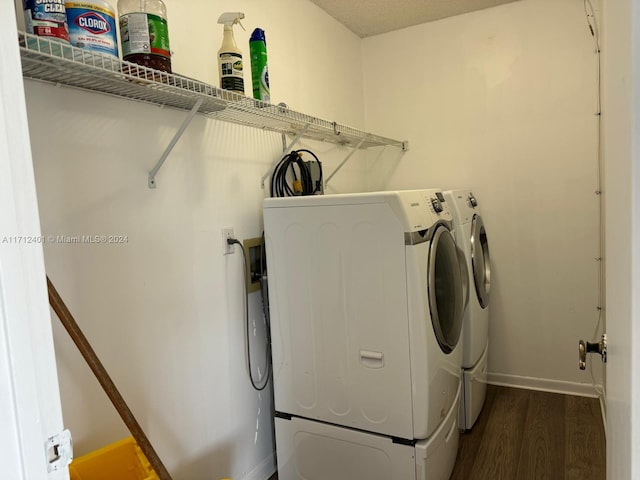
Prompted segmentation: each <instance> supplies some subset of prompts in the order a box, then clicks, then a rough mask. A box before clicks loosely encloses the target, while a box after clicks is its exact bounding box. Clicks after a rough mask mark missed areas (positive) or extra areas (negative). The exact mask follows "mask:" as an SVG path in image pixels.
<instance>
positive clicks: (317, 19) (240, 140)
mask: <svg viewBox="0 0 640 480" xmlns="http://www.w3.org/2000/svg"><path fill="white" fill-rule="evenodd" d="M112 3H115V0H114V1H113V2H112ZM166 4H167V10H168V15H169V30H170V39H171V46H172V49H173V50H174V51H175V55H174V57H173V69H174V71H175V72H177V73H180V74H184V75H187V76H190V77H195V78H198V79H200V80H202V81H205V82H208V83H213V84H215V85H217V83H218V81H217V66H216V60H215V58H216V52H217V50H218V48H219V46H220V43H221V40H222V26H219V25H216V24H215V20H216V19H217V17H218V15H219V14H220V13H222V12H223V9H229V8H231V7H230V6H229V5H227V6H224V5H223V4H222V3H221V2H217V3H215V8H213V5H214V4H213V3H212V2H209V1H206V0H190V1H189V2H180V1H177V0H166ZM233 9H234V10H239V11H243V12H244V13H245V14H246V20H245V21H244V22H243V23H244V25H245V26H246V28H247V31H246V32H245V31H243V30H242V29H240V28H236V29H235V35H236V41H237V43H238V45H239V46H240V47H241V48H242V49H243V50H244V52H245V65H247V64H248V56H247V55H248V39H249V35H250V33H251V31H252V30H253V28H255V27H258V26H260V27H262V28H263V29H264V30H265V31H266V35H267V45H268V51H269V67H270V75H271V82H272V98H273V100H274V102H275V103H277V102H280V101H284V102H286V103H288V104H289V106H290V107H291V108H292V109H294V110H298V111H302V112H305V113H308V114H311V115H316V116H319V117H322V118H326V119H327V120H335V121H338V122H339V123H343V124H347V125H352V126H355V127H360V128H363V127H364V125H363V123H364V115H363V112H364V106H363V98H362V63H361V39H359V38H358V37H356V36H355V35H354V34H352V33H351V32H350V31H348V30H347V29H346V28H345V27H344V26H342V25H341V24H339V23H338V22H337V21H335V20H334V19H332V18H331V17H329V16H328V15H326V14H325V13H324V12H323V11H321V10H320V9H318V8H317V7H316V6H315V5H313V4H311V3H310V2H307V1H303V2H300V1H299V0H279V1H278V2H268V4H265V3H264V2H251V1H238V2H234V4H233ZM314 38H316V39H321V40H318V41H313V39H314ZM245 81H246V83H247V88H246V91H247V92H248V93H249V94H250V91H251V86H250V74H249V71H248V69H247V71H246V77H245ZM26 94H27V103H28V113H29V122H30V133H31V141H32V145H33V158H34V164H35V172H36V179H37V190H38V200H39V206H40V214H41V223H42V231H43V233H44V234H45V235H66V236H76V235H119V236H126V239H127V240H126V241H125V242H124V243H121V244H65V243H48V244H46V245H45V260H46V267H47V272H48V274H49V276H50V278H51V279H52V281H53V283H54V284H55V285H56V287H57V288H58V290H59V292H60V293H61V295H62V297H63V298H64V300H65V301H66V302H67V304H68V306H69V308H70V310H71V312H72V313H73V314H74V315H75V317H76V319H77V321H78V323H79V324H80V326H81V328H82V329H83V330H84V332H85V333H86V335H87V337H88V339H89V341H90V342H91V343H92V344H93V346H94V348H95V350H96V352H97V354H98V355H99V356H100V358H101V359H102V361H103V362H104V365H105V367H106V368H107V370H108V371H109V373H110V374H111V375H112V377H113V379H114V381H115V383H116V384H117V385H118V387H119V388H120V390H121V392H122V394H123V396H124V398H125V399H126V400H127V401H128V402H129V404H130V406H131V409H132V410H133V412H134V414H135V415H136V416H137V418H138V420H139V422H140V423H141V425H142V427H143V429H144V430H145V431H146V432H147V434H148V435H149V437H150V439H151V441H152V443H153V444H154V446H155V447H156V449H157V451H158V453H159V455H160V456H161V458H162V459H163V460H164V462H165V463H166V465H167V467H168V469H169V470H170V471H171V472H172V473H173V474H174V478H175V479H176V480H196V479H218V478H223V477H232V478H235V479H238V480H240V479H264V478H266V477H267V476H269V475H270V474H271V473H272V472H273V468H274V465H273V455H272V452H273V448H274V446H273V438H272V421H271V414H272V413H271V393H270V389H267V390H265V391H264V392H262V393H260V394H259V393H256V392H255V391H254V390H253V389H252V388H251V386H250V383H249V379H248V377H247V367H246V364H245V347H244V319H243V311H244V297H243V287H242V285H243V277H242V269H243V264H242V258H241V256H240V253H239V250H238V248H237V247H236V253H235V254H234V255H228V256H223V254H222V249H223V247H222V238H221V229H222V227H226V226H232V227H234V229H235V234H236V236H237V237H238V238H239V239H244V238H251V237H257V236H260V234H261V232H262V213H261V209H262V199H263V197H264V195H265V191H264V190H262V189H261V188H260V177H261V176H262V175H263V174H264V173H265V172H266V171H267V170H268V169H269V166H270V165H271V163H272V162H273V161H275V160H276V159H277V158H278V157H279V155H280V153H281V151H282V141H281V137H280V135H279V134H275V133H269V132H265V131H261V130H259V129H255V128H248V127H242V126H237V125H232V124H227V123H222V122H219V121H216V120H211V119H207V118H205V117H202V116H197V117H196V118H195V119H194V121H193V123H192V124H191V126H190V127H189V129H188V130H187V131H186V133H185V135H184V137H182V139H181V140H180V141H179V143H178V144H177V146H176V148H175V150H174V151H173V152H172V153H171V155H170V156H169V158H168V159H167V162H166V164H165V166H164V167H163V168H162V170H161V171H160V172H159V174H158V176H157V181H158V188H157V189H155V190H150V189H148V188H147V173H148V171H149V170H151V168H153V166H154V165H155V163H156V162H157V160H158V159H159V157H160V155H161V154H162V152H163V150H164V149H165V147H166V146H167V145H168V143H169V141H170V140H171V138H172V136H173V135H174V133H175V132H176V130H177V129H178V127H179V126H180V124H181V122H182V120H183V119H184V117H185V116H186V112H181V111H175V110H171V109H162V108H159V107H156V106H152V105H145V104H141V103H136V102H131V101H127V100H123V99H117V98H112V97H107V96H101V95H98V94H91V93H87V92H81V91H76V90H71V89H67V88H57V87H54V86H51V85H46V84H41V83H37V82H32V81H26ZM379 133H381V134H384V132H379ZM302 146H307V147H310V148H312V149H313V150H314V151H315V152H317V153H318V155H319V156H320V157H321V159H323V160H325V166H326V167H327V169H328V170H329V171H331V167H332V166H333V167H335V166H336V165H337V164H338V163H339V162H340V161H341V160H342V159H343V158H344V156H345V155H347V154H348V153H349V150H348V149H346V148H344V147H339V146H335V145H331V144H317V143H316V144H314V143H312V142H303V144H302ZM359 157H360V160H359V159H358V158H359ZM362 157H363V155H361V154H357V155H356V156H355V157H354V158H355V159H354V161H352V162H350V163H349V164H348V165H347V167H345V169H343V170H342V171H341V172H340V173H339V174H338V175H337V176H336V177H335V179H334V180H333V181H332V185H331V191H345V190H348V191H354V190H355V191H357V190H362V189H364V187H365V183H364V177H363V173H364V169H363V168H362V165H361V161H362ZM43 281H44V280H43ZM249 305H250V311H251V320H252V323H254V324H255V329H254V328H253V326H252V328H251V329H250V331H251V333H252V335H253V334H254V331H255V336H254V337H253V338H254V339H255V352H254V353H255V355H254V357H253V362H254V365H255V366H262V369H263V371H264V368H263V362H264V360H263V359H264V347H263V345H264V344H263V342H264V323H263V319H262V313H261V302H260V297H259V295H258V294H252V295H251V298H250V302H249ZM52 321H53V325H54V334H55V345H56V352H57V363H58V369H59V375H60V385H61V390H62V392H61V394H62V400H63V413H64V420H65V425H66V427H68V428H70V429H71V431H72V433H73V437H74V444H75V452H76V455H82V454H84V453H86V452H88V451H91V450H93V449H96V448H100V447H102V446H104V445H106V444H108V443H110V442H112V441H115V440H117V439H119V438H122V437H124V436H126V435H127V434H128V432H127V431H126V429H125V427H124V426H123V424H122V422H121V421H120V419H119V418H118V417H117V415H116V413H115V412H114V409H113V408H112V406H111V405H110V403H109V402H108V400H107V399H106V396H105V395H104V393H103V392H102V391H101V389H100V388H99V386H98V384H97V382H96V380H95V379H94V378H93V376H92V374H91V372H90V371H89V369H88V368H87V367H86V365H85V363H84V361H83V360H82V358H81V357H80V355H79V354H78V352H77V351H76V348H75V347H74V345H73V344H72V343H71V341H70V340H69V338H68V336H67V334H66V333H65V332H64V331H63V329H62V328H61V327H60V325H59V322H58V321H57V319H56V318H55V316H54V317H53V319H52ZM256 375H257V372H256Z"/></svg>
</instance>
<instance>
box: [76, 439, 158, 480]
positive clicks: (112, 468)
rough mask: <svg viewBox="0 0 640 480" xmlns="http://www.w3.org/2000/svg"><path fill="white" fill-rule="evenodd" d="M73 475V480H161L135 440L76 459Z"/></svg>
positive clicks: (125, 440) (124, 441)
mask: <svg viewBox="0 0 640 480" xmlns="http://www.w3.org/2000/svg"><path fill="white" fill-rule="evenodd" d="M69 473H70V475H71V480H116V479H117V480H159V479H158V475H156V472H155V471H154V470H153V468H151V464H150V463H149V461H148V460H147V457H145V456H144V453H142V450H140V447H139V446H138V444H137V443H136V441H135V440H134V439H133V437H128V438H124V439H122V440H120V441H118V442H115V443H112V444H110V445H107V446H106V447H103V448H101V449H99V450H95V451H93V452H91V453H88V454H86V455H83V456H81V457H78V458H76V459H74V460H73V462H71V465H69Z"/></svg>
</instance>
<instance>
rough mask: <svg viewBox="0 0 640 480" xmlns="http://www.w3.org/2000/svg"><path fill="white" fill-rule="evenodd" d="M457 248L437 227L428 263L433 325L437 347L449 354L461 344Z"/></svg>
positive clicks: (461, 304) (461, 294) (461, 305)
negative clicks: (459, 341) (459, 342)
mask: <svg viewBox="0 0 640 480" xmlns="http://www.w3.org/2000/svg"><path fill="white" fill-rule="evenodd" d="M458 258H459V257H458V248H457V246H456V242H455V240H454V239H453V235H451V232H450V231H449V229H448V228H446V227H445V226H444V225H440V226H438V227H436V231H435V233H434V234H433V237H432V238H431V246H430V247H429V259H428V262H429V263H428V272H429V273H428V275H429V278H428V279H427V281H428V290H429V309H430V311H431V323H432V324H433V331H434V332H435V335H436V339H437V340H438V344H439V345H440V348H441V349H442V351H443V352H444V353H450V352H451V351H452V350H453V349H454V348H455V347H456V345H457V344H458V340H459V339H460V331H461V330H462V316H463V313H464V287H463V282H462V274H461V269H460V262H459V260H458Z"/></svg>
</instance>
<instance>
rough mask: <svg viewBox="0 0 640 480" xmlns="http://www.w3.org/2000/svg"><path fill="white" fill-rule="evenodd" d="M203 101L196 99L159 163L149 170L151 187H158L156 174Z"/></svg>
mask: <svg viewBox="0 0 640 480" xmlns="http://www.w3.org/2000/svg"><path fill="white" fill-rule="evenodd" d="M203 103H204V97H200V98H198V100H197V101H196V103H195V105H194V106H193V108H192V109H191V111H190V112H189V114H188V115H187V117H186V118H185V119H184V121H183V122H182V125H180V128H179V129H178V131H177V132H176V134H175V135H174V136H173V138H172V139H171V142H169V145H168V146H167V148H166V149H165V151H164V152H163V153H162V156H161V157H160V160H158V163H156V166H155V167H153V170H151V171H150V172H149V180H148V182H149V188H156V187H157V184H156V175H157V174H158V172H159V171H160V169H161V168H162V165H163V164H164V162H165V160H166V159H167V157H168V156H169V154H170V153H171V150H173V147H175V146H176V143H178V140H180V138H181V137H182V135H183V134H184V132H185V130H186V129H187V127H188V126H189V124H190V123H191V120H193V117H195V116H196V113H198V110H200V107H201V106H202V104H203Z"/></svg>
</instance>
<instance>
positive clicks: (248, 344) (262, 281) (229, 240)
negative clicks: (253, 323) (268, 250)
mask: <svg viewBox="0 0 640 480" xmlns="http://www.w3.org/2000/svg"><path fill="white" fill-rule="evenodd" d="M263 235H264V234H263ZM227 244H228V245H233V244H238V245H239V246H240V249H241V250H242V263H243V264H244V269H243V272H244V275H243V276H244V285H243V287H244V318H245V348H246V352H247V365H248V368H249V380H250V381H251V386H252V387H253V388H254V389H256V390H257V391H259V392H260V391H262V390H264V389H265V388H266V386H267V385H268V384H269V377H270V376H271V361H270V360H271V326H270V325H269V303H268V300H266V301H265V298H268V297H267V291H266V284H267V276H266V273H265V271H264V266H263V263H262V259H261V261H260V267H261V270H262V271H261V277H260V289H261V290H262V306H263V311H264V316H265V317H264V318H265V326H266V328H265V330H266V336H267V340H266V343H267V348H266V352H265V361H264V363H265V365H266V374H265V375H264V381H263V383H262V384H260V385H259V384H258V383H257V382H256V381H255V380H254V378H253V368H252V367H251V342H250V340H249V293H248V292H247V281H248V279H247V270H248V269H247V265H248V263H249V261H248V260H247V251H246V250H245V248H244V245H242V243H240V241H239V240H238V239H237V238H227ZM263 254H264V252H263Z"/></svg>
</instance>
